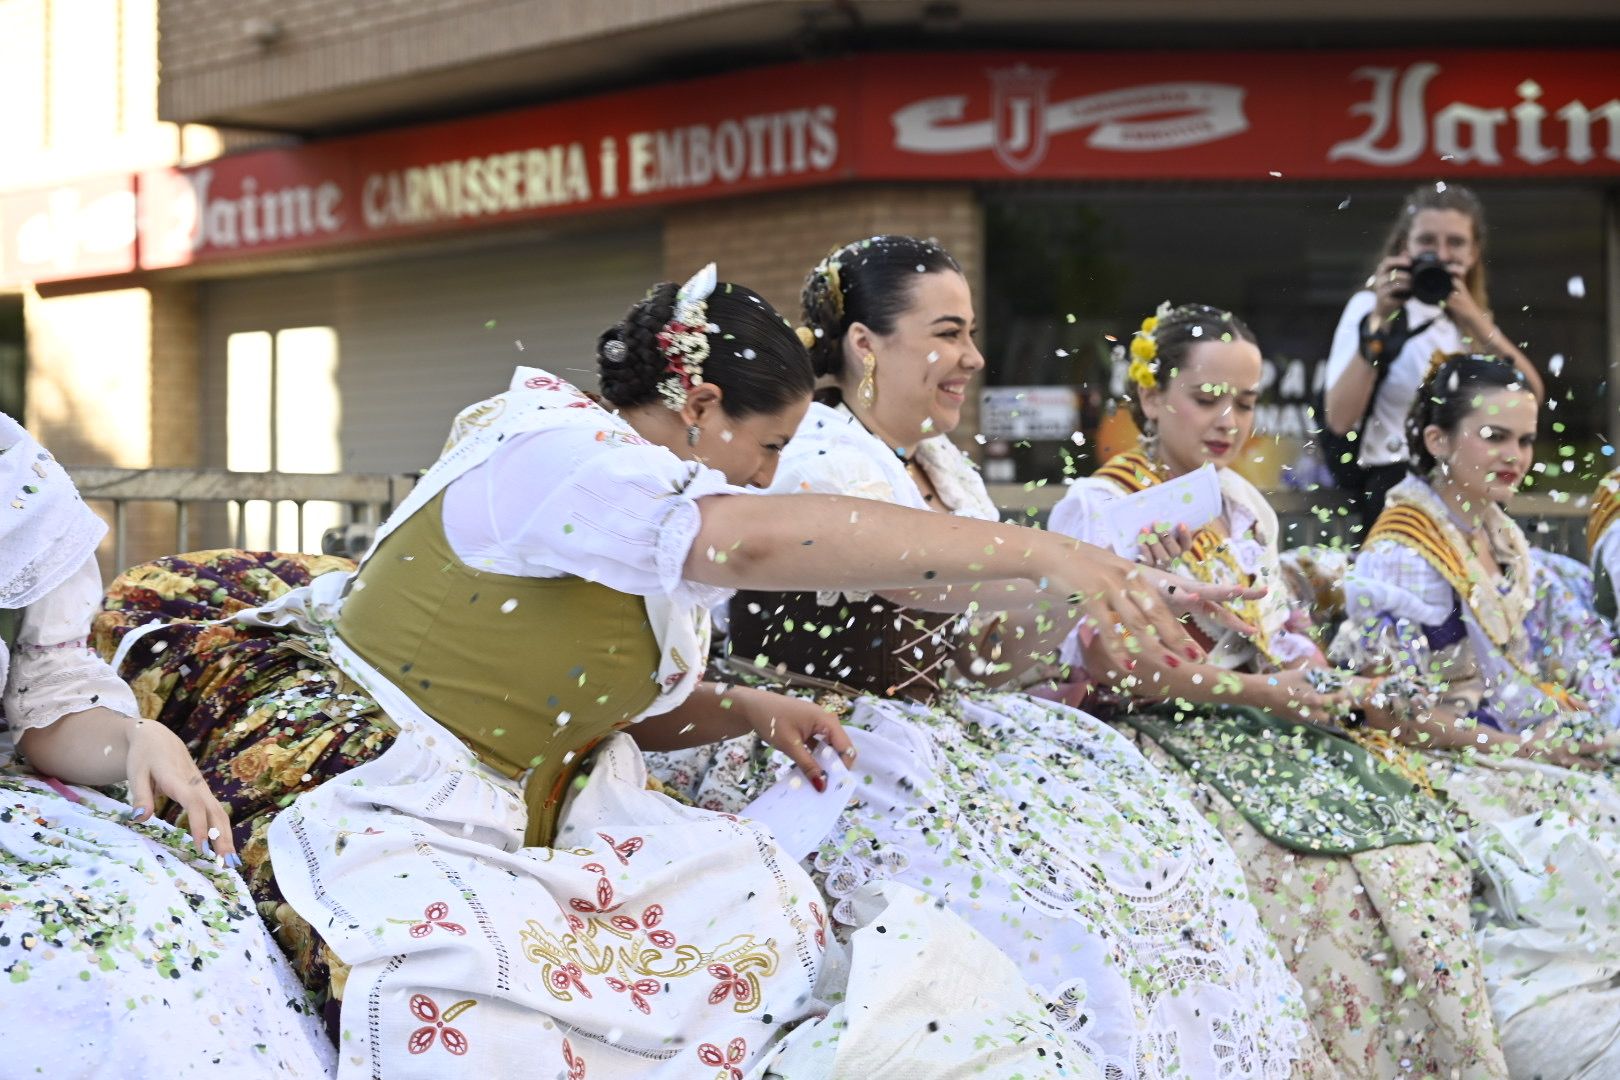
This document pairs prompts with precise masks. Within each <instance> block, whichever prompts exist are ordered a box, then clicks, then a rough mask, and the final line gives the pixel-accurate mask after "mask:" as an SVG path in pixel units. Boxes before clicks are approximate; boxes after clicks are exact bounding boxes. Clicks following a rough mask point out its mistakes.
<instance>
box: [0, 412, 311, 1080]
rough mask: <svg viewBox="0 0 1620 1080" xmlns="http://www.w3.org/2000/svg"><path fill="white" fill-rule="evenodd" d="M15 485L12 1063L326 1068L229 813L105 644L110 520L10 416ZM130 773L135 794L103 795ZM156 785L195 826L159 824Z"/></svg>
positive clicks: (5, 587) (8, 624)
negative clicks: (104, 563)
mask: <svg viewBox="0 0 1620 1080" xmlns="http://www.w3.org/2000/svg"><path fill="white" fill-rule="evenodd" d="M0 489H3V490H4V492H5V500H6V503H7V505H6V507H5V513H4V514H3V515H0V632H3V643H0V685H3V687H4V710H5V718H6V722H7V726H8V729H9V733H8V734H5V735H3V736H0V743H3V745H0V971H3V972H4V975H5V981H4V982H3V983H0V985H4V986H5V991H4V993H3V994H0V1016H3V1017H4V1019H5V1023H6V1026H7V1031H8V1037H7V1039H6V1049H5V1054H4V1057H5V1062H6V1065H5V1068H4V1070H3V1071H4V1072H5V1073H6V1075H8V1076H24V1075H27V1076H34V1075H40V1076H47V1075H48V1076H58V1075H71V1076H83V1075H90V1074H91V1073H93V1072H94V1073H96V1074H97V1075H108V1074H111V1073H117V1074H118V1075H121V1076H159V1075H161V1076H179V1077H185V1076H198V1077H202V1076H218V1075H222V1074H228V1075H230V1076H240V1077H265V1078H267V1080H268V1078H269V1077H284V1076H296V1077H325V1076H327V1075H328V1074H329V1070H330V1068H331V1065H332V1061H333V1054H332V1049H331V1046H330V1044H328V1042H327V1040H326V1039H325V1037H324V1034H323V1033H322V1032H321V1029H320V1024H319V1021H318V1020H317V1019H316V1018H315V1016H314V1010H313V1009H312V1008H311V1007H309V1006H308V1005H307V1004H306V1002H305V1000H304V994H303V992H302V990H301V989H300V988H299V986H298V983H297V981H296V980H295V979H294V978H293V976H292V973H291V971H290V970H288V968H287V966H286V964H285V962H283V961H282V960H281V957H280V956H279V954H278V953H277V952H276V950H275V948H274V946H273V945H272V944H271V942H270V940H269V936H268V934H267V933H266V932H265V929H264V926H263V924H262V923H261V922H260V921H259V920H258V919H257V918H255V917H254V914H253V909H252V907H251V904H250V902H249V901H248V897H247V890H246V889H245V888H244V887H243V884H242V882H241V880H240V879H239V878H238V877H237V876H236V874H235V873H234V872H233V871H234V868H235V867H237V866H240V865H241V863H240V860H239V859H238V857H237V855H236V848H235V844H234V842H233V840H232V837H231V834H230V822H229V820H228V818H227V817H226V814H225V811H224V808H223V807H222V806H221V805H220V804H219V802H218V800H216V799H215V798H214V797H213V795H212V794H210V792H209V790H208V787H207V785H206V784H205V783H204V782H203V778H202V776H201V775H200V774H199V773H198V771H197V766H196V765H195V764H194V763H193V762H192V760H191V756H190V754H188V753H187V751H186V747H185V744H184V743H182V742H181V740H180V739H178V738H177V737H176V736H175V735H174V733H173V732H171V731H169V730H168V729H167V728H165V727H164V726H163V725H161V724H157V723H153V722H151V721H150V720H144V719H142V718H141V713H140V712H139V711H138V710H137V708H136V705H135V699H134V698H133V697H132V696H131V694H130V692H129V687H128V686H126V685H125V684H124V683H123V682H121V681H120V680H119V679H118V677H117V676H116V675H115V674H114V673H113V671H112V670H111V669H110V668H109V667H108V666H107V665H106V664H105V663H104V662H103V661H102V660H101V659H100V658H99V657H97V656H96V655H95V654H94V653H92V652H91V651H90V649H89V645H88V642H87V640H86V639H87V638H88V636H89V630H90V620H91V617H92V616H93V615H94V614H95V612H96V610H97V608H98V607H99V605H100V603H101V576H100V571H99V570H98V569H97V567H96V558H95V551H96V545H97V544H98V543H99V542H100V540H101V538H102V536H103V535H104V534H105V533H106V526H105V525H103V524H102V522H101V520H100V519H99V518H97V517H96V515H95V514H93V513H91V511H90V509H89V508H88V507H87V506H85V505H84V503H83V502H82V501H81V500H80V499H79V495H78V492H77V491H75V490H74V487H73V482H72V481H71V480H70V479H69V478H68V476H67V474H66V473H65V472H63V471H62V467H61V466H60V465H58V464H57V463H56V461H55V459H53V458H52V457H51V455H50V454H49V453H48V452H47V451H46V450H45V449H44V448H43V447H41V446H40V445H39V444H38V443H37V442H35V441H34V440H33V439H32V438H30V437H29V435H28V434H27V432H25V431H24V430H23V429H22V428H21V427H20V426H18V424H17V423H16V422H15V421H14V420H12V419H11V418H10V417H9V416H4V415H0ZM12 735H15V736H16V740H17V749H18V750H20V751H21V754H22V758H23V759H25V760H26V763H27V765H31V766H32V767H33V768H32V769H29V768H27V767H26V766H25V765H24V763H23V761H19V760H18V759H17V757H16V755H15V754H14V753H13V750H12V746H11V736H12ZM125 782H127V783H128V785H129V799H130V801H129V802H128V803H123V802H119V801H117V800H115V799H113V798H109V797H108V795H107V794H105V793H103V792H101V791H97V790H93V789H94V788H99V787H110V786H113V785H118V784H122V783H125ZM159 798H164V799H168V800H172V802H173V803H174V804H175V805H177V806H180V807H183V808H184V810H185V811H186V813H187V815H188V817H189V819H190V822H191V829H190V835H189V836H187V834H186V833H185V832H182V831H180V830H178V829H175V828H174V827H172V826H170V825H168V824H166V823H165V822H162V821H154V820H152V812H153V809H154V808H155V806H156V805H157V799H159Z"/></svg>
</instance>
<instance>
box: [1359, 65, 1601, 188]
mask: <svg viewBox="0 0 1620 1080" xmlns="http://www.w3.org/2000/svg"><path fill="white" fill-rule="evenodd" d="M1439 73H1440V65H1439V64H1435V63H1431V62H1428V61H1423V62H1421V63H1416V64H1410V65H1408V66H1407V67H1406V68H1405V69H1404V70H1402V69H1399V68H1392V67H1363V68H1357V69H1356V70H1355V72H1354V74H1353V77H1354V78H1357V79H1365V80H1367V82H1368V83H1369V84H1370V85H1371V91H1372V92H1371V95H1370V96H1369V97H1368V98H1367V100H1365V101H1361V102H1357V103H1356V104H1354V105H1352V106H1350V114H1351V115H1352V116H1365V117H1366V118H1367V129H1366V130H1365V131H1363V132H1362V133H1361V134H1360V135H1357V136H1356V137H1355V138H1353V139H1346V140H1344V141H1343V142H1341V143H1338V144H1336V145H1335V146H1334V147H1333V148H1332V149H1331V150H1329V151H1328V160H1329V161H1342V160H1345V159H1347V158H1348V159H1350V160H1354V161H1364V162H1366V163H1367V164H1369V165H1409V164H1411V163H1412V162H1414V161H1416V160H1418V158H1419V157H1420V156H1422V155H1423V153H1424V152H1425V151H1426V150H1428V149H1429V146H1430V143H1431V142H1432V143H1433V151H1434V153H1435V154H1436V155H1438V156H1439V157H1440V158H1442V159H1444V160H1448V161H1454V162H1457V163H1459V164H1474V163H1477V164H1480V165H1500V164H1502V158H1503V150H1502V146H1501V138H1500V136H1501V134H1502V133H1500V132H1499V131H1498V129H1499V128H1501V127H1503V126H1505V125H1506V124H1507V123H1508V117H1509V116H1511V117H1512V118H1513V129H1514V133H1513V150H1512V153H1513V156H1514V157H1516V158H1518V159H1519V160H1520V161H1523V162H1524V163H1525V164H1527V165H1543V164H1546V163H1547V162H1549V161H1553V160H1555V159H1556V158H1558V157H1559V154H1560V152H1559V150H1557V149H1554V148H1553V147H1551V146H1548V145H1547V142H1546V138H1545V135H1544V131H1543V125H1544V124H1545V122H1546V119H1547V107H1546V106H1544V105H1542V104H1541V94H1542V90H1541V85H1540V84H1539V83H1537V82H1535V80H1533V79H1525V80H1524V81H1523V82H1521V83H1519V85H1518V86H1517V87H1516V92H1517V94H1518V96H1519V103H1518V104H1517V105H1515V106H1514V107H1513V108H1512V109H1507V108H1500V107H1498V108H1485V107H1482V106H1479V105H1471V104H1469V103H1467V102H1462V101H1453V102H1451V103H1450V104H1448V105H1445V106H1444V107H1442V108H1440V109H1438V110H1436V111H1435V113H1434V116H1433V118H1432V120H1431V119H1430V117H1429V114H1428V105H1427V101H1426V100H1425V99H1426V95H1427V92H1428V88H1429V83H1430V82H1431V81H1433V79H1434V77H1435V76H1436V75H1438V74H1439ZM1555 115H1556V116H1557V118H1558V119H1559V120H1560V121H1562V122H1563V125H1564V140H1563V150H1562V155H1563V157H1564V158H1565V159H1567V160H1569V161H1572V162H1574V163H1575V164H1577V165H1584V164H1586V163H1587V162H1589V161H1591V160H1592V158H1593V156H1594V154H1593V150H1592V125H1593V122H1594V120H1597V121H1602V122H1603V124H1604V125H1605V126H1606V128H1607V131H1606V135H1607V139H1606V142H1605V146H1604V150H1603V154H1604V156H1605V157H1607V158H1608V159H1609V160H1610V161H1620V99H1617V98H1611V99H1610V100H1608V101H1606V102H1604V103H1603V104H1602V105H1599V106H1597V107H1596V108H1588V107H1587V106H1586V104H1585V103H1584V102H1582V101H1578V100H1577V101H1570V102H1567V103H1566V104H1564V105H1563V106H1562V107H1561V108H1560V109H1559V110H1558V112H1557V113H1556V114H1555Z"/></svg>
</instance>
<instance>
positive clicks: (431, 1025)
mask: <svg viewBox="0 0 1620 1080" xmlns="http://www.w3.org/2000/svg"><path fill="white" fill-rule="evenodd" d="M476 1004H478V1002H476V1001H474V1000H473V999H472V998H468V999H466V1000H465V1001H458V1002H456V1003H455V1004H454V1005H452V1006H450V1007H449V1008H448V1009H446V1010H444V1015H443V1016H440V1015H439V1006H438V1004H437V1003H436V1002H435V1001H434V1000H433V999H432V998H430V997H428V996H427V995H426V994H412V995H411V1015H412V1016H414V1017H416V1018H417V1019H418V1020H420V1021H422V1023H423V1024H424V1025H425V1026H423V1027H419V1028H417V1029H416V1030H415V1031H413V1032H411V1039H410V1042H409V1043H408V1044H407V1045H408V1047H409V1049H410V1051H411V1053H413V1054H425V1053H427V1052H428V1051H429V1050H431V1049H432V1048H433V1041H434V1039H438V1040H440V1041H441V1042H442V1043H443V1044H444V1048H445V1049H446V1050H448V1051H450V1052H451V1053H452V1054H455V1055H457V1056H458V1057H459V1056H460V1055H462V1054H465V1053H466V1052H467V1036H465V1035H463V1034H462V1033H461V1032H460V1031H457V1030H456V1029H455V1028H453V1027H450V1026H449V1025H450V1021H452V1020H454V1019H455V1018H456V1017H458V1016H460V1015H461V1014H462V1013H464V1012H466V1011H467V1010H468V1009H470V1008H472V1007H473V1006H474V1005H476Z"/></svg>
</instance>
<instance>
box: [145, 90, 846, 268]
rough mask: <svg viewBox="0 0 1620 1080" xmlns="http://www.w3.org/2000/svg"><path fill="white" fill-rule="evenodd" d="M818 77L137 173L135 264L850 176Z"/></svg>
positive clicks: (634, 98) (621, 98)
mask: <svg viewBox="0 0 1620 1080" xmlns="http://www.w3.org/2000/svg"><path fill="white" fill-rule="evenodd" d="M831 67H832V68H833V69H835V70H836V71H837V72H842V71H843V70H844V65H842V64H834V65H831ZM826 70H827V68H826V67H825V66H823V67H818V66H816V65H795V66H794V67H792V68H789V69H771V70H767V71H756V72H744V73H740V74H736V75H726V76H718V77H715V78H710V79H702V80H695V81H693V82H690V83H682V84H678V85H674V86H658V87H648V88H645V89H639V90H631V91H627V92H624V93H619V94H611V95H606V96H603V97H599V98H592V99H587V100H582V101H576V102H569V103H566V104H561V105H547V106H540V107H536V108H530V109H521V110H517V111H513V112H505V113H497V114H491V115H487V116H481V117H475V118H472V119H467V120H456V121H448V122H445V123H439V124H430V125H425V126H422V127H417V128H409V129H403V130H396V131H386V132H378V133H376V134H371V135H362V136H356V137H353V138H346V139H335V140H331V141H329V142H322V143H313V144H310V145H308V146H304V147H298V148H295V149H290V150H270V151H262V152H259V153H252V154H243V155H240V156H234V157H225V158H220V159H218V160H215V161H211V162H209V163H207V164H205V165H199V166H194V167H190V168H185V169H162V170H156V171H153V172H148V173H143V174H142V175H141V177H140V184H139V191H140V217H141V222H140V234H141V245H140V262H141V266H143V267H145V268H148V269H155V268H160V267H170V266H182V265H186V264H189V263H201V262H210V261H215V260H221V259H240V258H243V257H247V256H251V255H257V254H268V253H271V252H277V251H284V250H289V249H304V248H312V247H324V246H329V245H333V244H344V243H354V242H357V241H366V240H373V239H387V238H392V237H398V236H410V235H414V234H420V233H431V232H442V231H446V230H460V229H467V228H474V227H478V226H481V225H486V224H499V223H508V222H515V221H523V220H529V219H534V218H542V217H548V216H552V215H557V214H571V213H581V212H586V211H600V210H611V209H615V208H618V207H628V206H634V205H649V204H656V203H663V202H671V201H675V200H681V199H699V198H708V197H712V196H714V195H715V194H718V193H720V192H726V193H728V194H730V193H737V194H743V193H749V192H756V191H768V190H772V189H776V188H785V187H797V186H803V185H806V184H814V183H820V182H824V181H825V180H827V179H829V178H834V177H844V176H848V175H850V166H849V163H848V160H847V154H846V151H845V147H846V146H847V144H848V142H849V137H850V127H849V125H850V115H851V109H850V105H851V100H852V99H851V92H850V90H849V89H848V88H847V84H846V83H845V81H844V80H843V79H842V78H840V77H837V76H835V75H834V76H829V75H826V74H824V72H826Z"/></svg>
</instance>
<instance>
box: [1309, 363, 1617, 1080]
mask: <svg viewBox="0 0 1620 1080" xmlns="http://www.w3.org/2000/svg"><path fill="white" fill-rule="evenodd" d="M1536 421H1537V410H1536V398H1535V395H1534V394H1533V393H1532V392H1531V391H1530V390H1529V389H1528V388H1527V387H1526V385H1525V383H1524V380H1523V378H1522V376H1521V375H1520V373H1519V372H1518V371H1516V370H1515V368H1514V367H1513V366H1512V365H1511V364H1509V363H1508V362H1506V361H1503V360H1499V359H1497V358H1495V357H1489V356H1477V355H1468V354H1457V355H1453V356H1449V357H1444V358H1441V359H1440V360H1439V361H1438V362H1437V363H1436V364H1435V366H1434V367H1433V368H1432V369H1431V370H1430V372H1429V375H1428V376H1427V378H1426V379H1425V380H1424V382H1423V385H1422V389H1421V392H1420V393H1419V395H1418V398H1417V403H1416V404H1415V405H1414V406H1413V411H1412V416H1411V419H1410V420H1409V422H1408V425H1407V428H1408V435H1409V440H1410V443H1411V447H1410V449H1411V454H1412V461H1413V470H1412V471H1413V475H1412V476H1411V477H1409V478H1408V479H1407V480H1405V481H1403V482H1402V483H1401V484H1399V485H1397V486H1396V487H1395V488H1394V489H1392V490H1391V491H1390V494H1389V498H1388V502H1387V504H1386V507H1385V509H1384V512H1383V514H1382V515H1380V517H1379V518H1378V521H1377V522H1376V523H1375V524H1374V526H1373V528H1372V529H1371V531H1370V532H1369V534H1368V537H1367V541H1366V544H1365V546H1364V548H1363V549H1362V552H1361V554H1360V555H1359V556H1358V557H1357V559H1356V564H1355V567H1354V570H1353V571H1352V572H1351V573H1350V575H1349V576H1348V577H1347V579H1346V581H1345V599H1346V605H1347V609H1348V618H1347V619H1346V622H1345V624H1344V625H1343V626H1342V627H1341V628H1340V630H1339V633H1338V636H1337V637H1336V639H1335V641H1334V644H1333V648H1332V655H1333V656H1334V658H1335V659H1337V660H1339V661H1340V662H1341V663H1342V664H1343V665H1345V666H1347V667H1350V668H1352V669H1355V670H1360V671H1363V672H1366V673H1369V674H1376V675H1380V676H1382V677H1384V679H1385V687H1386V689H1389V692H1388V693H1387V695H1386V697H1387V701H1388V705H1389V708H1388V710H1387V714H1386V715H1385V716H1384V717H1383V718H1382V720H1381V722H1382V723H1384V724H1386V725H1388V726H1389V727H1390V728H1391V730H1392V731H1393V733H1394V734H1396V735H1397V736H1398V737H1399V738H1400V739H1402V740H1403V741H1405V742H1408V743H1411V744H1413V745H1416V746H1421V747H1423V748H1424V755H1425V757H1426V758H1427V759H1428V763H1429V768H1428V775H1429V777H1430V780H1431V782H1432V783H1433V785H1434V786H1435V787H1436V788H1437V789H1438V790H1440V792H1441V793H1442V794H1443V795H1444V796H1445V798H1446V800H1447V802H1448V805H1449V806H1450V807H1451V808H1452V810H1453V813H1454V814H1455V815H1456V816H1457V817H1458V819H1459V820H1460V821H1461V822H1462V832H1463V833H1464V835H1465V838H1466V840H1467V842H1468V845H1469V847H1470V849H1471V850H1472V852H1473V853H1474V855H1475V856H1476V859H1477V861H1478V866H1479V869H1480V871H1481V872H1482V873H1483V874H1484V875H1485V879H1486V882H1487V884H1488V888H1487V889H1486V893H1485V896H1486V899H1487V901H1488V902H1489V904H1490V915H1491V918H1490V920H1489V922H1488V923H1487V924H1486V926H1485V929H1484V930H1483V937H1482V942H1483V947H1484V953H1485V961H1486V979H1487V983H1488V985H1489V987H1490V992H1491V1000H1492V1006H1493V1008H1494V1011H1495V1013H1496V1016H1497V1020H1498V1024H1499V1027H1500V1030H1501V1038H1502V1045H1503V1049H1504V1051H1505V1052H1506V1056H1507V1060H1508V1064H1509V1066H1510V1068H1511V1071H1512V1073H1513V1075H1515V1076H1520V1075H1522V1076H1531V1075H1534V1076H1538V1077H1545V1078H1549V1080H1553V1078H1560V1077H1595V1076H1609V1075H1620V990H1617V989H1616V988H1615V986H1614V978H1615V975H1616V974H1617V973H1620V904H1617V902H1616V899H1615V898H1616V896H1620V837H1617V834H1616V830H1615V822H1616V821H1617V820H1620V791H1617V788H1616V786H1615V784H1614V783H1613V782H1612V781H1611V779H1610V774H1611V773H1612V764H1611V762H1612V759H1611V755H1612V753H1613V750H1612V747H1613V744H1614V738H1613V732H1614V728H1615V724H1616V719H1617V717H1620V693H1617V690H1620V684H1617V682H1616V673H1615V669H1614V663H1613V650H1614V644H1613V640H1612V637H1611V635H1610V633H1609V631H1608V630H1607V628H1606V627H1605V626H1604V625H1603V624H1602V622H1601V620H1598V619H1596V618H1595V617H1594V616H1593V615H1592V613H1591V611H1590V609H1588V608H1587V607H1586V606H1585V605H1583V604H1580V603H1576V602H1574V601H1573V600H1572V599H1571V598H1570V596H1569V594H1568V592H1567V589H1566V587H1565V586H1564V583H1563V582H1562V581H1561V579H1560V578H1559V577H1558V576H1557V575H1552V574H1548V573H1546V572H1545V571H1544V569H1543V564H1542V563H1541V562H1540V561H1539V560H1536V559H1533V558H1532V557H1531V549H1530V545H1529V542H1528V540H1527V539H1526V537H1525V535H1524V532H1523V531H1522V530H1521V529H1520V528H1519V527H1518V526H1517V525H1516V524H1515V523H1514V522H1513V520H1512V519H1511V518H1509V517H1508V516H1507V514H1506V513H1505V512H1504V510H1503V508H1502V504H1503V503H1505V502H1506V501H1507V499H1508V498H1509V497H1510V496H1511V495H1512V494H1513V492H1514V491H1515V490H1516V489H1517V487H1518V484H1519V481H1520V480H1522V479H1523V478H1524V476H1525V475H1526V474H1527V472H1528V471H1529V469H1530V466H1531V462H1532V458H1533V456H1534V445H1535V435H1536V426H1537V423H1536ZM1561 766H1567V767H1561Z"/></svg>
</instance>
